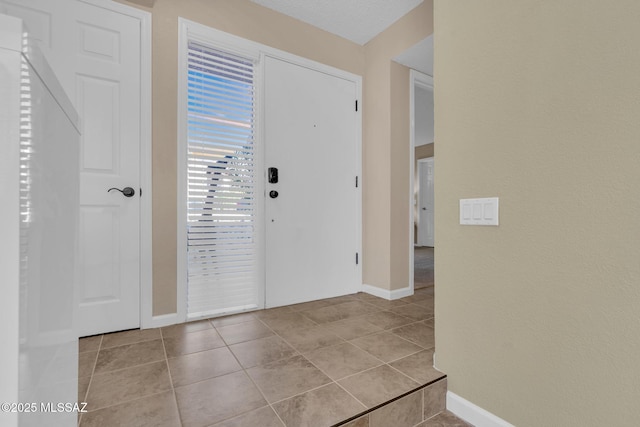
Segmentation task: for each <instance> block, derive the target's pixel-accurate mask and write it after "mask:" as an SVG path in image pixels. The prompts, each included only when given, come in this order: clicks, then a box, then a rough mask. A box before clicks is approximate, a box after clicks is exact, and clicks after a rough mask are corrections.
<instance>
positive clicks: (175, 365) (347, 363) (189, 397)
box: [78, 287, 468, 427]
mask: <svg viewBox="0 0 640 427" xmlns="http://www.w3.org/2000/svg"><path fill="white" fill-rule="evenodd" d="M433 302H434V296H433V287H427V288H423V289H419V290H417V291H416V292H415V294H414V295H413V296H410V297H407V298H403V299H401V300H395V301H387V300H384V299H381V298H377V297H374V296H371V295H368V294H362V293H359V294H354V295H348V296H344V297H338V298H331V299H325V300H319V301H313V302H309V303H304V304H297V305H292V306H286V307H280V308H275V309H268V310H261V311H256V312H251V313H243V314H239V315H234V316H228V317H223V318H216V319H211V320H202V321H198V322H191V323H186V324H181V325H174V326H170V327H166V328H161V329H148V330H132V331H125V332H117V333H113V334H105V335H99V336H93V337H88V338H82V339H81V340H80V365H79V396H78V399H79V401H81V402H82V401H86V402H88V407H87V409H88V410H89V412H88V413H85V414H81V418H80V425H81V426H83V427H87V426H218V427H230V426H260V427H270V426H280V427H282V426H331V425H340V424H343V423H345V422H346V424H344V425H348V426H358V427H367V426H371V427H376V426H381V427H383V426H386V425H396V426H398V425H401V424H402V423H399V421H400V420H398V419H397V417H398V411H400V413H401V415H400V417H401V418H402V417H405V418H406V417H409V418H411V417H414V416H417V417H418V418H415V420H416V421H417V422H414V421H410V420H409V419H407V420H406V421H408V422H409V424H407V425H419V426H467V425H468V424H465V423H464V422H462V421H461V420H459V419H457V418H455V417H454V416H452V415H451V414H449V413H446V412H443V413H441V414H439V415H436V416H434V417H433V415H435V414H437V412H439V410H438V411H436V412H434V413H433V414H432V413H428V411H429V410H428V409H427V408H426V406H425V403H424V402H428V401H429V400H431V401H438V402H441V403H438V405H441V406H443V402H442V399H443V397H442V396H443V395H442V391H443V390H441V389H442V387H440V386H438V387H432V386H429V387H428V388H424V389H423V390H421V391H420V392H419V393H420V395H418V394H417V393H416V392H414V393H412V394H410V395H408V396H407V397H405V398H403V399H400V400H398V401H397V403H396V404H395V409H394V410H391V411H389V410H387V411H386V412H385V411H384V410H383V409H376V408H377V407H378V406H380V405H381V404H383V403H385V402H387V401H389V400H392V399H395V398H397V397H398V396H401V395H404V394H407V393H408V392H411V391H413V390H416V389H419V388H420V387H421V386H424V385H425V384H430V383H432V382H435V381H437V380H439V379H442V378H444V375H443V374H442V373H441V372H439V371H437V370H435V369H434V368H433V366H432V365H433V352H434V319H433V315H434V310H433ZM445 381H446V380H440V381H437V382H436V383H435V384H437V385H439V384H442V385H443V386H444V387H446V383H445ZM432 388H433V390H432ZM430 394H433V396H430ZM414 396H415V398H416V399H418V398H420V399H422V400H421V401H420V402H418V407H419V408H420V410H419V412H420V414H417V415H416V414H414V413H415V412H416V411H415V410H413V409H412V407H411V406H410V405H411V404H412V401H414V400H415V399H414ZM405 402H406V403H405ZM414 403H415V402H414ZM402 405H409V406H407V408H406V410H405V409H404V408H403V407H402ZM414 406H416V405H415V404H414ZM385 408H386V407H385ZM372 409H376V411H377V412H376V411H373V412H370V411H371V410H372ZM392 409H393V408H392ZM367 412H369V413H367ZM362 414H364V415H362ZM394 414H395V415H394ZM389 417H391V418H389ZM411 419H414V418H411ZM424 420H426V421H424ZM405 424H406V423H405Z"/></svg>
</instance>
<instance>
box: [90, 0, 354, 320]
mask: <svg viewBox="0 0 640 427" xmlns="http://www.w3.org/2000/svg"><path fill="white" fill-rule="evenodd" d="M83 1H89V0H83ZM90 1H96V0H90ZM190 39H196V40H201V41H203V42H206V43H208V44H210V45H212V46H217V47H219V48H222V49H230V50H231V51H235V52H237V53H239V54H244V55H245V56H247V57H256V56H257V57H260V58H261V59H262V58H263V57H264V56H265V55H268V56H271V57H273V58H276V59H281V60H283V61H287V62H290V63H292V64H296V65H300V66H303V67H307V68H309V69H312V70H315V71H319V72H323V73H326V74H329V75H332V76H336V77H340V78H343V79H345V80H349V81H353V82H354V83H355V85H356V96H357V99H358V114H357V123H356V126H357V142H356V153H357V170H356V173H357V175H358V177H359V183H358V189H359V190H360V191H359V197H358V199H357V212H356V215H357V218H358V220H359V226H358V232H357V234H358V235H357V248H356V249H357V251H358V253H359V254H360V258H359V264H358V265H359V267H360V268H359V269H358V273H357V277H356V281H357V283H358V284H361V283H362V258H363V257H362V185H363V183H362V76H358V75H356V74H353V73H350V72H348V71H345V70H340V69H338V68H335V67H332V66H330V65H326V64H322V63H320V62H316V61H313V60H311V59H307V58H303V57H301V56H298V55H294V54H292V53H289V52H285V51H283V50H280V49H276V48H273V47H270V46H267V45H263V44H261V43H256V42H253V41H250V40H247V39H244V38H242V37H238V36H234V35H233V34H229V33H226V32H223V31H220V30H216V29H214V28H211V27H207V26H206V25H202V24H199V23H197V22H193V21H189V20H188V19H184V18H178V115H177V119H178V153H177V156H178V157H177V161H178V168H177V170H178V212H177V214H178V235H177V243H178V245H177V246H178V259H177V269H178V271H177V277H176V280H177V313H176V315H175V317H174V315H173V314H169V315H165V316H162V319H158V320H159V321H160V320H162V322H163V326H164V325H166V324H168V322H170V320H171V319H174V318H175V322H174V323H179V322H184V321H186V319H187V298H186V297H187V280H186V271H187V266H186V259H185V257H183V256H180V251H183V250H186V247H187V246H186V236H185V232H184V231H185V230H186V226H187V223H186V215H185V214H184V212H185V209H186V205H185V202H186V191H185V188H184V186H185V185H184V182H183V176H184V175H185V161H186V159H185V158H184V157H185V154H184V151H185V147H186V144H187V141H186V105H187V101H186V99H187V81H186V69H187V68H186V67H187V63H186V52H187V41H188V40H190ZM263 66H264V61H260V65H259V66H258V68H259V69H258V70H256V71H257V77H256V84H257V85H258V84H259V85H263V83H262V78H263V72H262V68H263ZM257 94H259V95H258V96H259V97H260V98H259V99H258V100H257V106H256V119H257V124H256V126H257V129H256V135H257V138H258V145H260V146H261V145H262V144H263V143H264V134H263V126H264V112H263V110H262V105H261V104H260V103H261V102H262V92H261V90H258V91H257ZM354 107H355V106H354ZM259 149H260V150H261V151H260V152H258V153H256V155H260V156H262V157H264V152H263V150H262V149H261V148H259ZM263 160H264V159H263V158H262V159H260V162H261V163H264V162H263ZM263 170H264V168H263ZM260 209H261V212H264V207H260ZM261 232H262V231H261ZM263 302H264V293H263Z"/></svg>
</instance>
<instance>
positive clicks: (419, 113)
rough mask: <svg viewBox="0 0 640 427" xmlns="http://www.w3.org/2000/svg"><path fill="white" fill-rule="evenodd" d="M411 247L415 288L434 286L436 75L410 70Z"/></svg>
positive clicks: (411, 264) (411, 263)
mask: <svg viewBox="0 0 640 427" xmlns="http://www.w3.org/2000/svg"><path fill="white" fill-rule="evenodd" d="M410 77H411V78H410V84H411V87H410V93H411V96H410V102H411V107H410V114H411V150H410V152H411V165H412V168H411V169H412V170H411V180H410V182H411V190H410V191H411V207H410V212H411V215H410V216H411V219H410V227H411V232H412V233H411V235H412V238H411V242H410V244H411V246H412V247H411V250H410V254H411V256H410V265H409V268H410V270H411V273H412V274H411V275H410V276H411V277H413V280H412V283H413V288H414V290H416V289H421V288H428V287H433V286H434V257H435V233H434V219H435V218H434V167H435V157H434V116H433V77H431V76H429V75H427V74H424V73H421V72H418V71H415V70H411V74H410Z"/></svg>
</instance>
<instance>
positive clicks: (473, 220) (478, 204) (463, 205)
mask: <svg viewBox="0 0 640 427" xmlns="http://www.w3.org/2000/svg"><path fill="white" fill-rule="evenodd" d="M498 206H499V205H498V198H497V197H489V198H484V199H460V224H461V225H498V212H499V209H498Z"/></svg>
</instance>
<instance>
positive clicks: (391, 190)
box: [363, 0, 433, 290]
mask: <svg viewBox="0 0 640 427" xmlns="http://www.w3.org/2000/svg"><path fill="white" fill-rule="evenodd" d="M432 32H433V3H432V1H430V0H425V1H424V2H423V3H422V4H421V5H420V6H418V7H417V8H415V9H414V10H413V11H412V12H411V13H408V14H407V15H405V16H404V17H403V18H401V19H400V20H398V21H397V22H396V23H395V24H393V25H392V26H391V27H389V28H388V29H387V30H386V31H384V32H382V33H381V34H379V35H378V36H377V37H375V38H374V39H373V40H371V41H370V42H369V43H367V44H366V45H365V79H364V109H363V126H364V128H363V134H364V150H363V177H364V186H363V193H364V195H363V211H364V217H363V222H364V225H363V229H364V230H363V231H364V233H363V248H364V249H363V255H364V257H363V281H364V283H365V284H368V285H372V286H376V287H379V288H382V289H386V290H394V289H398V288H404V287H406V286H409V244H408V242H409V227H408V224H409V179H410V177H409V166H410V151H409V150H410V142H409V69H408V68H406V67H404V66H402V65H399V64H397V63H395V62H393V61H392V58H394V57H396V56H397V55H398V54H400V53H402V52H404V51H405V50H406V49H408V48H409V47H411V46H413V45H414V44H415V43H417V42H419V41H420V40H422V39H424V38H425V37H427V36H429V35H430V34H431V33H432Z"/></svg>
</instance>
